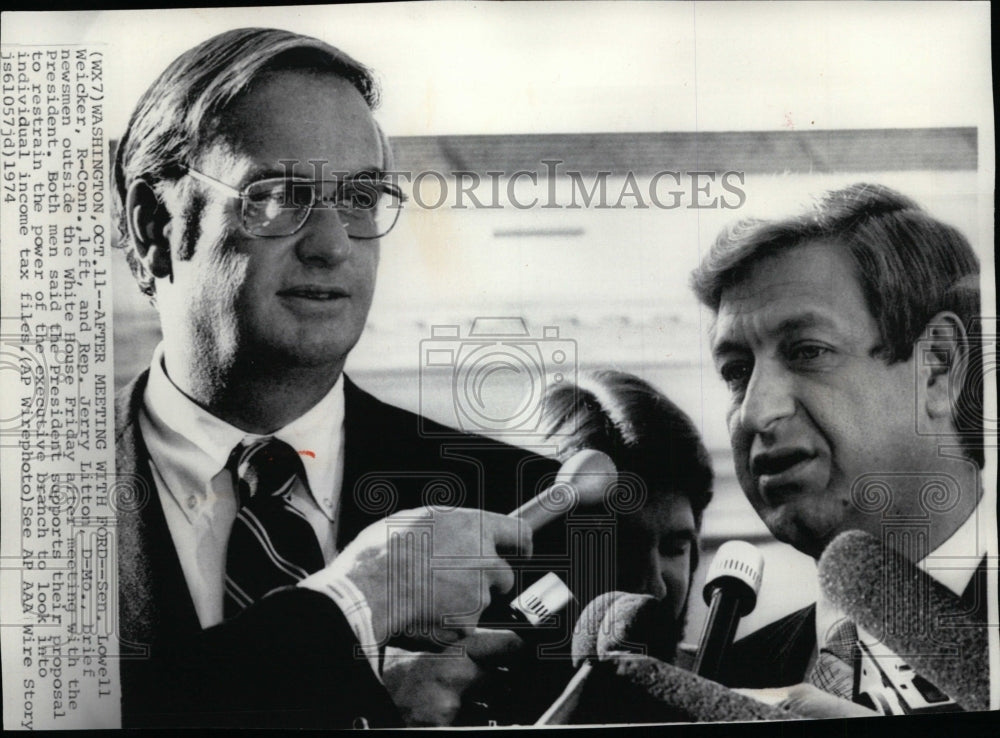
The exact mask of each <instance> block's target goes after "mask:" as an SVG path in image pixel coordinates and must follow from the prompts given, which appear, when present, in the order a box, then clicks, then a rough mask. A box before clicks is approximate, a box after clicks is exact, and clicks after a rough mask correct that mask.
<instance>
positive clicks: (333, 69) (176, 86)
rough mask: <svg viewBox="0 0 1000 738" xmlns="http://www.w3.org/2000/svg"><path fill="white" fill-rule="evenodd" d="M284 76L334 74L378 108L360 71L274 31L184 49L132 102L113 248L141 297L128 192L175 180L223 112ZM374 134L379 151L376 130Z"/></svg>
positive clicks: (122, 144) (369, 80) (374, 89)
mask: <svg viewBox="0 0 1000 738" xmlns="http://www.w3.org/2000/svg"><path fill="white" fill-rule="evenodd" d="M285 70H303V71H308V72H322V73H330V74H334V75H336V76H338V77H341V78H343V79H345V80H347V81H348V82H350V83H351V84H352V85H353V86H354V87H355V88H356V89H357V90H358V92H360V93H361V95H362V97H363V98H364V100H365V102H366V103H367V104H368V106H369V108H372V109H374V108H375V107H377V105H378V103H379V89H378V85H377V83H376V82H375V79H374V76H373V75H372V72H371V71H370V70H369V69H368V68H367V67H365V66H363V65H362V64H360V63H358V62H357V61H355V60H354V59H352V58H351V57H350V56H348V55H347V54H345V53H344V52H342V51H340V50H339V49H337V48H335V47H333V46H330V45H329V44H327V43H324V42H323V41H320V40H318V39H315V38H311V37H309V36H303V35H300V34H297V33H291V32H290V31H282V30H278V29H274V28H240V29H236V30H233V31H226V32H225V33H221V34H219V35H218V36H214V37H212V38H210V39H208V40H207V41H205V42H203V43H201V44H199V45H197V46H195V47H194V48H192V49H189V50H188V51H185V52H184V53H183V54H181V55H180V56H179V57H177V58H176V59H175V60H174V61H173V62H172V63H171V64H170V66H169V67H167V69H166V70H165V71H164V72H163V73H162V74H161V75H160V76H159V77H158V78H157V79H156V81H155V82H153V84H152V85H151V86H150V88H149V89H148V90H146V92H145V94H144V95H143V96H142V98H141V99H140V100H139V104H138V105H137V106H136V109H135V111H134V112H133V113H132V117H131V118H130V119H129V123H128V127H127V128H126V130H125V134H124V135H123V136H122V138H121V141H119V143H118V150H117V152H116V154H115V164H114V186H115V187H114V204H115V207H116V217H117V221H118V234H119V245H120V246H121V247H122V248H124V249H125V255H126V257H127V258H128V262H129V266H131V268H132V273H133V274H134V275H135V278H136V281H137V282H138V283H139V288H140V289H141V290H142V292H143V293H144V294H146V295H148V296H150V297H152V296H153V294H154V285H153V276H152V275H151V274H150V273H149V272H148V271H147V270H146V268H145V267H144V266H143V265H142V263H141V261H140V259H139V258H138V255H137V254H136V252H135V244H133V243H132V242H131V239H130V237H129V234H128V224H127V214H126V213H125V207H124V205H125V196H126V193H127V192H128V189H129V187H130V186H131V185H132V183H133V182H134V181H135V180H137V179H139V178H143V179H145V180H146V181H147V182H149V184H150V185H151V186H152V187H153V188H154V189H155V190H156V191H157V192H158V193H159V192H160V191H161V186H162V184H163V183H165V182H171V181H174V180H176V179H178V178H180V177H181V176H183V175H184V174H185V172H186V165H187V164H188V163H189V162H190V161H192V160H193V159H195V158H196V157H197V156H198V155H199V154H200V153H201V152H203V151H204V150H205V149H206V148H207V147H208V146H210V145H211V144H212V143H213V142H214V141H215V140H217V138H218V136H219V132H220V130H221V129H222V128H223V123H224V118H225V115H226V112H227V110H228V109H229V108H230V106H231V105H233V104H234V103H235V102H236V101H237V100H238V99H239V98H240V97H241V96H242V95H243V94H245V93H246V92H248V91H249V90H250V89H251V87H252V85H253V84H254V82H255V81H256V80H258V79H259V78H260V77H261V76H262V75H264V74H266V73H268V72H277V71H285ZM379 135H380V137H381V138H382V145H383V147H384V150H385V151H386V152H387V151H388V143H387V141H386V140H385V137H384V136H383V135H382V132H381V129H379ZM386 155H388V154H386ZM192 247H193V239H186V248H192ZM182 256H183V255H182ZM186 256H188V257H189V256H190V253H189V254H187V255H186Z"/></svg>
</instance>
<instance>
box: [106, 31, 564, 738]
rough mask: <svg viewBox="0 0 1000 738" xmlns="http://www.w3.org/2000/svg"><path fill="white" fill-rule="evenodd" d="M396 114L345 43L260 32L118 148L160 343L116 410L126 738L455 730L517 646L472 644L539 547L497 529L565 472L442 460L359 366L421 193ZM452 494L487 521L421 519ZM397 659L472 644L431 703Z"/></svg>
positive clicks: (149, 114)
mask: <svg viewBox="0 0 1000 738" xmlns="http://www.w3.org/2000/svg"><path fill="white" fill-rule="evenodd" d="M376 103H377V90H376V88H375V85H374V83H373V81H372V78H371V75H370V73H369V72H368V70H366V69H365V68H364V67H362V66H361V65H360V64H358V63H357V62H355V61H354V60H353V59H351V58H350V57H348V56H347V55H345V54H343V53H342V52H340V51H339V50H337V49H335V48H333V47H331V46H328V45H327V44H325V43H322V42H319V41H317V40H315V39H311V38H307V37H303V36H298V35H296V34H291V33H287V32H284V31H275V30H269V29H242V30H238V31H231V32H227V33H224V34H222V35H220V36H217V37H215V38H213V39H210V40H208V41H206V42H205V43H203V44H201V45H199V46H197V47H195V48H194V49H191V50H190V51H188V52H186V53H185V54H183V55H181V56H180V57H179V58H178V59H177V60H175V61H174V62H173V63H172V64H171V66H170V67H168V69H167V70H166V71H165V72H164V73H163V74H162V75H161V76H160V78H159V79H158V80H157V81H156V82H154V84H153V85H152V87H151V88H150V89H149V90H148V91H147V93H146V94H145V96H144V97H143V98H142V100H141V101H140V103H139V105H138V107H137V109H136V111H135V112H134V113H133V115H132V118H131V120H130V122H129V126H128V129H127V131H126V133H125V134H124V136H123V137H122V139H121V142H120V144H119V149H118V153H117V157H116V162H115V171H114V176H115V187H116V195H117V198H118V200H119V206H120V211H121V223H120V227H121V232H122V240H123V246H124V248H125V249H126V255H127V257H128V259H129V262H130V264H131V266H132V269H133V272H134V274H135V275H136V277H137V280H138V282H139V284H140V287H141V289H142V290H143V292H145V293H146V294H147V295H149V296H150V297H151V298H152V300H153V301H154V303H155V305H156V308H157V310H158V312H159V316H160V324H161V328H162V332H163V341H162V343H161V344H160V346H159V347H158V348H157V350H156V352H155V354H154V356H153V360H152V363H151V366H150V369H149V371H148V372H146V373H144V374H143V375H141V376H140V377H139V378H137V380H136V381H134V382H133V383H132V384H131V385H130V386H129V387H128V388H126V390H125V391H124V392H123V393H122V395H121V396H120V397H119V400H118V406H117V408H116V409H117V427H118V436H117V455H118V465H117V466H118V468H117V471H118V475H119V480H120V481H124V482H129V483H131V484H133V485H135V487H136V493H137V495H138V497H140V498H148V504H146V505H145V506H144V507H142V509H140V510H139V511H137V512H136V513H135V514H131V515H123V516H122V517H121V519H120V520H119V522H118V524H119V527H118V538H119V547H118V558H119V573H120V578H121V582H120V592H119V597H120V603H119V612H120V616H121V622H120V633H119V635H120V638H121V641H122V648H123V653H125V654H126V658H124V659H123V661H122V687H123V722H124V723H125V725H127V726H132V725H136V726H138V725H151V726H163V725H206V724H208V725H223V726H236V725H238V726H254V727H259V726H264V725H277V726H284V727H287V726H308V727H344V726H352V725H353V726H362V725H372V726H378V725H392V724H395V723H397V722H399V721H400V719H401V715H400V713H402V717H404V718H406V719H407V720H408V721H410V722H428V723H436V722H447V720H448V719H450V717H453V716H454V714H455V713H456V712H457V710H458V706H459V700H460V696H461V694H462V692H463V691H464V690H465V689H466V687H468V686H469V685H470V684H472V683H473V682H475V681H476V680H478V679H479V678H480V677H481V676H482V674H481V672H480V668H479V666H478V665H477V664H476V662H474V661H473V660H472V659H474V658H475V659H480V660H482V659H484V658H487V657H489V656H491V655H495V654H496V653H497V652H500V651H503V650H505V649H508V648H510V647H512V645H513V644H512V640H511V639H512V638H513V635H512V634H510V633H505V632H503V631H494V632H491V633H482V632H481V631H478V630H477V631H475V632H474V631H473V626H474V625H475V624H476V619H477V615H478V613H480V612H482V610H483V609H484V608H485V607H486V605H487V604H488V602H489V599H490V596H491V593H496V592H499V591H508V590H510V589H511V588H512V586H513V585H514V575H513V572H512V570H511V567H510V565H509V563H508V562H507V560H506V559H505V558H504V557H507V558H510V557H511V556H524V555H530V553H531V551H530V548H531V542H530V530H527V529H526V528H525V527H524V526H523V525H518V524H517V523H516V522H515V521H513V520H511V519H509V518H507V517H505V516H503V515H501V514H499V513H500V512H501V511H502V512H506V511H509V510H510V509H512V508H513V507H514V506H515V505H516V502H517V500H518V496H519V494H521V495H524V494H530V493H531V492H533V491H534V489H528V491H527V492H524V491H522V492H520V493H519V492H518V489H517V485H519V484H521V485H528V486H529V487H530V486H531V485H533V484H534V483H535V482H536V481H537V477H538V476H540V475H541V474H544V473H545V472H547V471H548V470H549V466H548V465H547V464H544V463H542V462H540V460H538V459H535V458H534V457H530V456H529V455H527V454H525V453H523V452H521V451H517V450H515V449H512V448H510V447H507V446H504V445H501V444H496V443H492V442H486V441H484V440H483V439H479V438H473V437H467V438H465V439H463V444H464V445H463V451H462V453H461V454H460V456H462V457H464V458H456V456H457V455H456V454H452V456H451V457H450V458H446V455H445V448H444V447H443V445H442V443H441V442H438V441H433V440H431V439H430V438H428V436H426V435H422V434H421V433H420V428H421V424H420V422H419V420H420V419H419V418H418V417H417V416H415V415H413V414H411V413H407V412H404V411H402V410H399V409H397V408H392V407H390V406H388V405H385V404H383V403H381V402H379V401H378V400H376V399H375V398H373V397H371V396H370V395H368V394H366V393H364V392H363V391H362V390H360V389H359V388H357V387H356V386H354V385H353V384H352V383H351V382H350V380H349V379H347V378H346V377H345V376H344V373H343V368H344V363H345V360H346V358H347V355H348V353H349V352H350V351H351V349H352V348H353V347H354V345H355V343H356V342H357V341H358V339H359V337H360V336H361V332H362V330H363V329H364V326H365V321H366V318H367V315H368V310H369V307H370V306H371V302H372V295H373V291H374V287H375V277H376V272H377V267H378V262H379V239H380V237H382V236H384V235H385V234H386V233H388V232H389V230H390V229H391V228H392V227H393V225H394V224H395V222H396V219H397V218H398V217H399V212H400V205H401V202H402V199H403V197H402V195H401V193H400V192H399V190H398V189H397V188H396V187H395V186H394V185H392V184H391V183H390V182H388V181H387V178H386V176H385V172H386V171H388V170H390V169H391V166H392V160H391V151H390V148H389V145H388V142H387V139H386V137H385V136H384V134H383V133H382V131H381V129H380V128H379V127H378V125H377V124H376V123H375V121H374V118H373V117H372V113H371V110H372V108H373V107H374V105H375V104H376ZM423 428H424V429H426V428H427V425H426V421H424V425H423ZM432 435H433V434H432ZM529 467H530V468H531V469H535V473H536V476H535V477H533V479H534V481H527V478H526V477H522V478H519V477H518V475H517V473H516V472H515V471H514V470H517V469H521V470H523V469H526V468H529ZM526 473H527V474H528V475H529V476H530V475H531V474H532V472H531V471H529V472H526ZM373 480H374V483H372V482H373ZM380 480H382V482H384V483H383V484H382V486H381V487H380V486H378V484H377V483H378V482H379V481H380ZM435 483H439V484H445V485H451V488H452V489H453V490H454V492H455V495H453V496H452V501H454V499H455V498H457V499H458V500H459V502H458V504H462V505H464V506H465V507H466V508H482V509H451V510H448V509H441V508H440V507H439V508H436V509H435V508H428V507H422V506H423V505H426V504H429V503H432V502H433V501H434V500H433V494H432V496H431V497H430V498H428V497H427V495H428V494H429V492H428V490H429V489H433V488H434V484H435ZM523 489H524V488H523V487H522V490H523ZM411 508H415V509H416V510H415V511H414V510H409V509H411ZM407 510H409V512H407ZM485 510H492V511H493V512H486V511H485ZM393 513H394V514H393ZM387 515H388V516H389V517H386V516H387ZM431 540H432V543H431ZM431 545H433V553H434V556H435V557H439V558H435V559H432V558H431V556H430V546H431ZM392 546H395V548H393V549H392V550H390V548H391V547H392ZM437 561H446V562H447V563H448V567H447V568H435V565H436V562H437ZM421 573H423V576H421ZM456 614H462V616H463V617H461V618H456V617H455V615H456ZM449 616H451V618H450V619H449ZM508 636H509V637H508ZM387 642H393V643H402V644H403V645H404V646H408V647H412V648H419V649H426V650H434V651H441V650H442V648H444V647H446V646H448V647H452V646H455V645H457V646H458V647H459V648H458V649H455V648H452V651H451V652H452V653H453V655H454V656H455V657H454V658H452V659H450V660H448V659H443V660H442V659H439V660H437V662H436V664H432V665H430V666H429V667H428V668H427V669H426V670H423V671H422V672H421V673H422V674H424V679H423V683H424V689H423V691H422V692H421V693H420V698H419V700H417V701H416V703H414V702H413V700H412V689H411V690H410V695H409V696H408V697H406V698H403V697H398V696H397V695H389V694H388V693H387V692H386V691H385V689H384V688H383V687H382V685H381V682H382V675H383V671H384V670H385V669H386V668H391V664H385V663H384V662H383V660H384V654H385V651H384V650H383V649H382V648H381V646H384V645H385V644H386V643H387ZM411 686H412V685H411ZM397 697H398V698H397ZM394 699H395V702H396V704H395V705H394V704H393V701H394ZM404 699H408V700H410V701H409V702H406V703H405V704H404V703H403V701H404Z"/></svg>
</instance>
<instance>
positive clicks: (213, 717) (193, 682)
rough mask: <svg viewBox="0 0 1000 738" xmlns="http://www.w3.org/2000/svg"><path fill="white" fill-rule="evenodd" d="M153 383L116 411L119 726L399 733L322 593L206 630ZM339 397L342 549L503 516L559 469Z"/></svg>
mask: <svg viewBox="0 0 1000 738" xmlns="http://www.w3.org/2000/svg"><path fill="white" fill-rule="evenodd" d="M146 379H147V375H146V374H145V373H144V374H143V375H141V376H139V377H138V378H137V379H136V380H135V381H133V382H132V383H131V384H130V385H129V386H128V387H126V388H125V389H124V390H123V391H122V392H121V393H120V394H119V396H118V397H117V399H116V408H115V410H116V431H117V438H116V442H117V460H116V461H117V464H116V465H117V475H118V476H117V479H116V483H117V485H119V486H118V487H117V489H116V491H117V492H118V495H117V497H118V501H119V504H118V508H119V510H120V511H121V512H120V514H119V520H118V569H119V617H120V623H119V629H118V630H119V636H120V639H121V642H122V649H123V655H124V658H123V660H122V663H121V672H122V721H123V724H124V726H125V727H134V726H176V725H192V726H194V725H216V726H240V727H242V726H252V727H263V726H281V727H351V726H352V725H361V724H365V723H367V724H369V725H371V726H372V727H376V726H392V725H396V724H398V723H399V716H398V714H397V713H396V711H395V709H394V708H393V706H392V704H391V702H390V701H389V698H388V695H387V694H386V693H385V691H384V689H383V688H382V686H381V685H380V684H379V683H378V681H377V680H376V679H375V677H374V675H373V674H372V671H371V667H370V666H369V664H368V662H367V661H366V660H365V659H364V658H358V657H356V655H355V652H354V649H355V646H356V641H355V639H354V636H353V633H352V632H351V629H350V627H349V625H348V624H347V621H346V619H345V618H344V617H343V615H342V614H341V612H340V610H339V609H338V608H337V607H336V605H334V603H333V602H332V601H331V600H330V599H329V598H327V597H326V596H325V595H323V594H320V593H317V592H313V591H309V590H303V589H301V588H296V587H290V588H287V589H285V590H281V591H278V592H275V593H273V594H271V595H269V596H268V597H266V598H264V599H263V600H261V601H260V602H258V603H256V604H255V605H253V606H251V607H250V608H248V609H247V610H246V611H245V612H244V613H243V614H242V615H240V616H239V617H237V618H234V619H233V620H231V621H227V622H226V623H223V624H221V625H218V626H215V627H213V628H209V629H208V630H204V631H203V630H202V629H201V627H200V625H199V623H198V618H197V615H196V613H195V609H194V605H193V602H192V600H191V596H190V593H189V591H188V588H187V584H186V582H185V580H184V575H183V572H182V571H181V568H180V563H179V560H178V557H177V553H176V551H175V549H174V545H173V541H172V539H171V537H170V532H169V530H168V528H167V524H166V519H165V518H164V514H163V509H162V507H161V505H160V500H159V495H158V493H157V490H156V486H155V483H154V481H153V479H152V476H151V472H150V467H149V453H148V451H147V449H146V446H145V444H144V442H143V439H142V434H141V432H140V429H139V424H138V413H139V410H140V409H141V407H142V398H143V392H144V390H145V386H146ZM344 393H345V427H346V446H345V452H344V482H343V488H342V492H341V508H340V515H339V528H338V534H337V541H338V547H339V548H340V549H343V548H344V546H346V545H347V543H349V542H350V541H351V540H352V539H353V538H354V537H355V536H356V535H357V534H358V533H359V532H360V531H361V530H362V529H364V528H365V527H367V526H368V525H369V524H371V523H373V522H375V521H377V520H379V519H381V518H383V517H385V516H386V515H389V514H391V513H393V512H395V511H397V510H404V509H407V508H413V507H418V506H420V505H423V504H428V503H431V504H435V503H436V504H439V505H457V506H463V507H481V508H485V509H488V510H493V511H498V512H505V513H506V512H509V511H511V510H513V509H514V508H515V507H516V506H517V505H518V504H519V503H520V502H521V501H523V500H524V499H527V498H528V497H530V496H532V495H534V494H535V493H536V492H537V491H538V490H539V489H540V488H541V485H543V484H544V483H545V482H546V481H547V480H549V479H550V478H551V476H552V474H553V473H554V469H555V465H554V463H553V462H551V461H549V460H546V459H542V458H540V457H538V456H535V455H532V454H529V453H527V452H525V451H523V450H520V449H516V448H514V447H511V446H508V445H505V444H501V443H497V442H494V441H489V440H486V439H483V438H480V437H477V436H471V435H467V434H459V433H457V432H454V433H451V434H450V435H448V433H447V429H445V428H444V427H443V426H437V425H435V424H432V423H429V422H428V421H427V420H426V419H421V418H420V417H419V416H417V415H414V414H413V413H410V412H406V411H404V410H401V409H399V408H395V407H392V406H390V405H387V404H385V403H383V402H380V401H379V400H377V399H375V398H374V397H372V396H371V395H369V394H367V393H366V392H364V391H362V390H360V389H359V388H358V387H357V386H355V385H354V384H353V383H352V382H351V381H350V380H348V379H347V378H346V377H345V388H344ZM428 431H430V433H428ZM122 485H124V486H122ZM130 495H131V496H130ZM123 501H124V502H123ZM128 510H132V512H128Z"/></svg>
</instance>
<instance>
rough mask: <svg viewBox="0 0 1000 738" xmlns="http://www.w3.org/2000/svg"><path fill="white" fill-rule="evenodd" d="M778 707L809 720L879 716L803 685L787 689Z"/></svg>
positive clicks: (862, 706) (810, 686) (811, 686)
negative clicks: (786, 694)
mask: <svg viewBox="0 0 1000 738" xmlns="http://www.w3.org/2000/svg"><path fill="white" fill-rule="evenodd" d="M780 706H781V707H786V708H788V709H789V710H791V711H792V712H794V713H796V714H798V715H802V716H803V717H810V718H845V717H873V716H875V715H878V714H879V713H877V712H875V711H874V710H869V709H868V708H867V707H865V706H864V705H859V704H857V703H855V702H851V701H850V700H844V699H841V698H840V697H837V696H835V695H832V694H830V693H828V692H824V691H823V690H822V689H820V688H819V687H816V686H814V685H812V684H805V683H803V684H796V685H795V686H793V687H789V689H788V696H787V697H786V698H785V700H784V701H783V702H781V703H780Z"/></svg>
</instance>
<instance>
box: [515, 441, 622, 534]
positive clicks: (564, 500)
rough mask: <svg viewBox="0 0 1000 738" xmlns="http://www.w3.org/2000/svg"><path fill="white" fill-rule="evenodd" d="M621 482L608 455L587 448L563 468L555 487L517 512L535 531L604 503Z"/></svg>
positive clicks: (516, 516) (539, 495) (549, 488)
mask: <svg viewBox="0 0 1000 738" xmlns="http://www.w3.org/2000/svg"><path fill="white" fill-rule="evenodd" d="M617 480H618V469H617V468H616V467H615V464H614V462H613V461H612V460H611V457H609V456H608V455H607V454H605V453H602V452H601V451H595V450H593V449H583V450H582V451H578V452H576V453H575V454H573V455H572V456H571V457H569V458H568V459H567V460H566V462H565V463H564V464H563V465H562V466H561V467H560V468H559V472H558V473H557V474H556V481H555V484H553V485H552V486H551V487H548V488H547V489H545V490H543V491H541V492H539V493H538V494H537V495H535V496H534V497H532V498H531V499H530V500H528V501H527V502H525V503H524V504H523V505H521V506H520V507H519V508H517V509H516V510H515V511H514V512H512V513H510V517H512V518H520V519H521V520H524V521H525V522H527V523H528V524H529V525H531V528H532V530H538V529H539V528H542V527H544V526H546V525H548V524H549V523H551V522H553V521H555V520H558V519H559V518H561V517H562V516H564V515H565V514H566V513H567V512H569V511H570V510H572V509H573V508H574V507H576V506H577V505H595V504H597V503H599V502H602V501H603V500H604V499H605V496H606V495H607V494H608V493H609V492H610V491H611V490H612V489H613V488H614V484H615V482H616V481H617Z"/></svg>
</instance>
